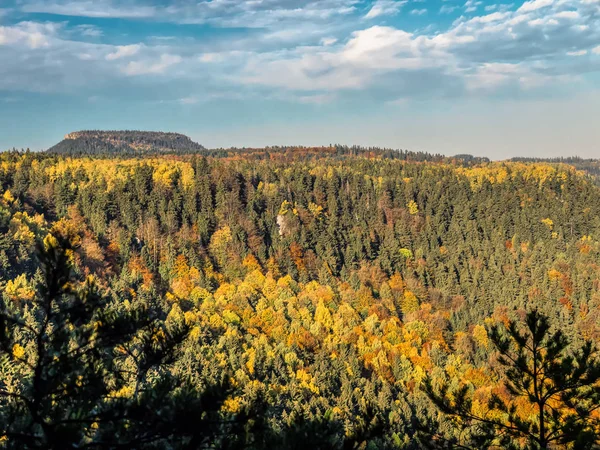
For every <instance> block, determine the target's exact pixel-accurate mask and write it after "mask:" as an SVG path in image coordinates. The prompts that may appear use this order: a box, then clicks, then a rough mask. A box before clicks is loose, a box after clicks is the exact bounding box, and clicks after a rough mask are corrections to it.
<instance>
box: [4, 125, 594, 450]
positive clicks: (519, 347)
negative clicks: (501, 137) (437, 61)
mask: <svg viewBox="0 0 600 450" xmlns="http://www.w3.org/2000/svg"><path fill="white" fill-rule="evenodd" d="M113 135H114V136H115V139H116V138H117V137H118V141H119V142H127V143H128V144H127V145H130V144H131V145H133V143H139V142H142V141H140V139H139V137H137V136H136V135H135V134H127V135H117V134H114V133H113ZM105 138H106V136H104V137H103V138H102V142H107V141H106V139H105ZM96 139H97V138H96V137H95V135H94V133H92V134H89V135H88V134H85V135H82V136H79V135H77V136H74V137H72V138H70V139H67V140H66V141H63V143H61V144H59V147H58V148H56V147H55V148H54V149H51V150H50V151H49V152H46V153H32V152H17V151H12V152H5V153H1V154H0V291H1V292H2V298H1V300H0V301H1V302H2V303H1V304H0V306H2V308H3V310H2V311H0V373H1V375H0V424H1V425H2V426H1V427H0V446H1V445H4V446H5V447H7V448H65V447H66V446H67V445H66V444H65V443H67V442H68V443H70V444H69V445H68V447H69V448H255V449H260V448H306V447H307V446H312V447H314V448H323V449H325V448H339V449H351V448H356V449H388V448H390V449H391V448H394V449H418V448H424V447H433V448H492V449H494V448H531V449H534V448H545V449H549V448H590V449H593V448H599V447H598V446H599V445H600V442H599V437H598V436H599V435H600V414H599V412H600V409H599V407H600V386H599V383H598V380H599V379H600V366H599V365H598V360H597V353H596V346H595V345H596V343H598V342H599V341H600V292H599V286H600V265H599V258H600V202H599V201H598V198H600V187H598V184H597V180H596V178H595V172H594V171H593V170H580V169H583V167H580V166H581V164H582V162H580V161H579V160H578V161H570V160H564V161H550V162H544V161H532V162H530V161H507V162H490V161H489V160H487V159H485V158H476V157H472V156H470V155H459V156H456V157H444V156H441V155H429V154H425V153H413V152H405V151H394V150H387V149H368V148H359V147H343V146H331V147H326V148H304V147H294V148H288V147H270V148H264V149H220V150H210V151H201V152H198V151H197V150H198V148H196V147H188V148H186V149H185V150H186V151H182V152H175V154H171V155H156V154H150V155H147V156H141V155H138V156H130V155H123V154H122V153H121V152H120V150H118V151H113V150H114V149H110V148H108V147H100V146H96V143H95V142H96ZM110 139H112V137H111V138H110ZM82 140H83V141H82ZM156 140H157V142H159V141H160V144H156V146H157V147H160V148H168V149H170V150H178V149H179V148H180V147H178V145H179V144H174V142H180V141H179V140H178V138H176V137H174V136H172V135H161V137H156ZM65 142H67V144H65ZM143 142H145V143H147V142H146V141H143ZM80 145H82V146H80ZM114 145H115V147H118V148H120V146H121V144H114ZM135 145H137V144H135ZM153 145H154V144H153ZM182 145H187V143H186V144H182ZM196 145H198V144H196ZM74 149H79V150H77V151H75V150H74ZM187 150H190V152H188V151H187ZM193 150H195V152H193ZM60 153H67V154H64V155H63V154H60ZM572 163H573V164H572ZM586 165H589V166H590V167H592V166H594V163H593V162H587V163H586ZM530 363H531V364H530ZM546 424H547V428H546ZM61 445H62V446H65V447H61Z"/></svg>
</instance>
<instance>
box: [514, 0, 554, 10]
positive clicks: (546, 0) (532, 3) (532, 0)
mask: <svg viewBox="0 0 600 450" xmlns="http://www.w3.org/2000/svg"><path fill="white" fill-rule="evenodd" d="M553 3H554V0H529V1H527V2H525V3H523V5H521V7H520V8H519V9H518V10H517V12H521V13H525V12H530V11H535V10H537V9H540V8H545V7H547V6H550V5H552V4H553Z"/></svg>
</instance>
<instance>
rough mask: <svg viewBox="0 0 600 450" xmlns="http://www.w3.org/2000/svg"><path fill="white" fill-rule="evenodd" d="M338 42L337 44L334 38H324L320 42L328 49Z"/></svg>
mask: <svg viewBox="0 0 600 450" xmlns="http://www.w3.org/2000/svg"><path fill="white" fill-rule="evenodd" d="M336 42H337V38H334V37H324V38H322V39H321V41H320V43H321V45H322V46H324V47H328V46H330V45H333V44H335V43H336Z"/></svg>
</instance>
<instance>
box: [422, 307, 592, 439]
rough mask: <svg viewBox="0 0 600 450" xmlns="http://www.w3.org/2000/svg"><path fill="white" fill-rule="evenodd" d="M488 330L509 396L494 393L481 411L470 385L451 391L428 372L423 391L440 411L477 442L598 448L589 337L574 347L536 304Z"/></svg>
mask: <svg viewBox="0 0 600 450" xmlns="http://www.w3.org/2000/svg"><path fill="white" fill-rule="evenodd" d="M488 335H489V339H490V341H491V342H492V343H493V345H494V346H495V348H496V350H497V352H498V358H497V359H498V363H499V364H500V367H501V372H502V375H503V379H504V380H505V381H504V385H505V387H506V390H507V391H508V393H509V394H510V399H506V398H501V397H500V396H499V395H498V394H492V396H491V397H490V399H489V402H488V405H487V409H488V411H487V412H486V413H485V414H482V413H481V412H479V411H476V409H474V408H473V406H474V399H473V396H472V393H471V389H470V387H469V385H468V384H464V385H463V386H461V387H460V388H459V389H457V390H454V391H453V392H450V389H449V386H448V385H447V384H444V383H442V385H441V386H440V387H439V388H438V389H434V387H433V382H432V380H431V379H430V378H427V379H426V380H425V385H424V389H425V393H426V394H427V395H428V397H429V398H430V399H431V400H432V402H433V403H434V404H435V405H436V406H437V407H438V408H439V409H440V411H442V412H443V413H445V414H447V415H449V416H451V417H452V418H454V419H456V420H455V422H454V423H455V425H460V426H461V427H467V428H468V427H470V428H471V438H472V440H473V441H474V443H475V445H476V447H477V448H482V447H484V448H487V447H490V446H496V447H500V448H507V449H514V448H525V449H532V450H534V449H535V450H539V449H544V450H545V449H551V448H569V447H567V446H571V448H577V449H587V448H597V446H598V445H599V444H600V441H599V436H598V435H597V426H598V424H597V423H594V411H597V410H598V409H599V408H600V384H599V381H600V358H599V354H598V351H597V350H596V349H595V347H594V346H593V344H592V343H591V342H589V341H588V342H585V343H584V344H583V345H582V346H581V347H579V348H577V349H573V345H572V343H571V341H570V340H569V339H568V338H567V337H566V336H565V335H564V334H563V332H562V331H561V330H560V329H559V330H556V331H551V327H550V321H549V319H548V317H546V316H545V315H543V314H541V313H539V312H538V311H537V310H533V311H531V312H530V313H528V314H527V316H526V318H525V327H520V326H519V325H518V324H517V322H515V321H509V322H508V324H507V325H505V326H503V327H500V326H493V327H490V328H489V329H488ZM525 404H529V406H531V408H525V409H531V410H533V411H535V414H532V415H529V416H527V417H524V415H523V414H522V413H521V411H520V410H521V409H523V405H525ZM596 420H597V419H596ZM520 442H522V443H523V445H520ZM457 448H469V447H468V446H462V445H461V446H459V447H457ZM473 448H475V446H474V447H473Z"/></svg>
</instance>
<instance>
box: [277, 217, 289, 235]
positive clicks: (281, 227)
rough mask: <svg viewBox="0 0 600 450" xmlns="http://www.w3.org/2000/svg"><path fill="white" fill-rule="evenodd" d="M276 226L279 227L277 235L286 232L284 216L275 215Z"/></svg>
mask: <svg viewBox="0 0 600 450" xmlns="http://www.w3.org/2000/svg"><path fill="white" fill-rule="evenodd" d="M277 226H278V227H279V236H283V235H284V234H285V233H286V232H287V225H286V220H285V216H283V215H281V214H279V215H278V216H277Z"/></svg>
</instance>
